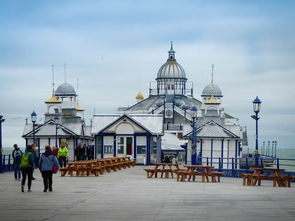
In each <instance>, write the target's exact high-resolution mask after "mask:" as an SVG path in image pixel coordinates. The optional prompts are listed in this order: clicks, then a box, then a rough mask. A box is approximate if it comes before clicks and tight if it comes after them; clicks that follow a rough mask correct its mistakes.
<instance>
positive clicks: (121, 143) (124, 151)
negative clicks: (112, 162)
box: [117, 136, 133, 157]
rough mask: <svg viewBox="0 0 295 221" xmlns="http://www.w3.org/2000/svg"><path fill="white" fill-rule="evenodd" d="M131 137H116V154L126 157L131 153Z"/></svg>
mask: <svg viewBox="0 0 295 221" xmlns="http://www.w3.org/2000/svg"><path fill="white" fill-rule="evenodd" d="M132 147H133V138H132V137H125V136H118V138H117V156H119V157H122V156H124V157H126V156H131V155H132V149H133V148H132Z"/></svg>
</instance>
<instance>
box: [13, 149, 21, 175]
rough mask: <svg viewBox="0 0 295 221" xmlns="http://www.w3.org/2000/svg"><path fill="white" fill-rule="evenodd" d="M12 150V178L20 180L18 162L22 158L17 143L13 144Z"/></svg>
mask: <svg viewBox="0 0 295 221" xmlns="http://www.w3.org/2000/svg"><path fill="white" fill-rule="evenodd" d="M13 146H14V150H13V151H12V158H13V170H14V178H15V180H20V177H21V173H20V163H21V158H22V151H21V150H20V149H19V147H18V146H17V144H14V145H13Z"/></svg>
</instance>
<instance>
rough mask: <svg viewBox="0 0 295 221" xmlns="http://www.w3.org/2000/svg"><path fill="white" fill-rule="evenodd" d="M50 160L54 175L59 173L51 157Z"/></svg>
mask: <svg viewBox="0 0 295 221" xmlns="http://www.w3.org/2000/svg"><path fill="white" fill-rule="evenodd" d="M48 159H49V160H50V163H51V171H52V173H57V171H58V168H57V166H55V165H54V164H53V162H52V160H51V159H50V158H49V157H48Z"/></svg>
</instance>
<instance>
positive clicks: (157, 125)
mask: <svg viewBox="0 0 295 221" xmlns="http://www.w3.org/2000/svg"><path fill="white" fill-rule="evenodd" d="M162 120H163V117H162V116H161V115H156V114H154V115H151V114H129V115H124V114H123V115H121V114H115V115H94V117H93V123H92V134H94V138H95V147H96V153H97V158H108V157H114V156H129V157H130V158H132V159H134V160H136V162H137V163H138V164H151V163H156V162H157V160H158V162H159V160H160V158H161V155H160V153H161V136H162V135H163V128H162Z"/></svg>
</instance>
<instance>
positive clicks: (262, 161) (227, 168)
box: [197, 157, 295, 177]
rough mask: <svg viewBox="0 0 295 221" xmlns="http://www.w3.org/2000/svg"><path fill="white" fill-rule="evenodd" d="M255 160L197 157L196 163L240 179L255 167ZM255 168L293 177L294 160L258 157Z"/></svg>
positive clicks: (294, 171) (294, 173)
mask: <svg viewBox="0 0 295 221" xmlns="http://www.w3.org/2000/svg"><path fill="white" fill-rule="evenodd" d="M255 160H256V158H255V157H241V158H226V157H223V158H222V157H202V158H200V157H199V158H198V159H197V162H198V164H202V165H210V166H214V168H213V170H218V171H222V172H224V176H228V177H240V174H241V173H249V172H250V171H251V168H253V167H256V166H255ZM257 167H262V168H266V167H267V168H276V169H285V171H284V172H282V174H283V175H291V176H294V175H295V159H286V158H261V157H258V166H257Z"/></svg>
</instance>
